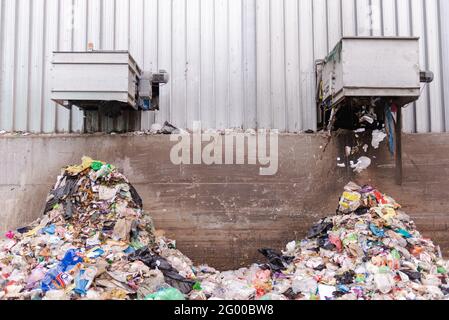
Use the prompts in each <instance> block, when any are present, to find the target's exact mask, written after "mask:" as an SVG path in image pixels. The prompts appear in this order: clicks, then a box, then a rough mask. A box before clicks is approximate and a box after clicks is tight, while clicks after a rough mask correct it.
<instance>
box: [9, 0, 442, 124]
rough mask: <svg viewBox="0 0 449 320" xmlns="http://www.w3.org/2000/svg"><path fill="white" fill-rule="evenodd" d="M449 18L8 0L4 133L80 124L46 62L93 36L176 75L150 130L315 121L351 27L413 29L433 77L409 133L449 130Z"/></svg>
mask: <svg viewBox="0 0 449 320" xmlns="http://www.w3.org/2000/svg"><path fill="white" fill-rule="evenodd" d="M448 16H449V3H448V1H447V0H0V66H1V72H0V130H7V131H31V132H46V133H52V132H69V131H73V132H76V131H80V130H81V129H82V126H83V117H82V113H81V112H79V111H78V110H77V109H76V108H75V109H74V110H72V111H68V110H66V109H64V108H61V107H56V106H55V104H54V103H52V102H51V101H50V99H49V96H50V92H49V67H50V58H51V52H52V51H54V50H85V49H86V47H87V44H88V43H89V42H93V43H94V44H95V48H96V49H107V50H114V49H117V50H119V49H128V50H130V51H131V53H132V55H133V56H134V57H135V59H136V60H137V61H138V63H139V64H140V65H141V66H143V68H144V69H147V70H150V69H151V70H158V69H165V70H167V71H168V72H170V75H171V81H170V83H169V84H168V85H166V86H164V87H163V89H162V91H161V111H159V112H157V113H153V112H150V113H144V114H143V117H142V125H143V128H144V129H145V128H149V127H150V126H151V124H152V123H154V122H163V121H165V120H168V121H170V122H172V123H173V124H175V125H177V126H180V127H184V128H191V127H192V124H193V121H197V120H201V121H202V123H203V127H204V128H238V127H243V128H256V127H260V128H277V129H280V130H281V131H290V132H298V131H303V130H307V129H315V128H316V122H317V115H316V110H315V103H314V96H315V93H314V92H315V83H314V61H315V59H318V58H323V57H324V56H325V55H326V54H327V53H328V52H329V51H330V50H331V49H332V48H333V46H334V45H335V44H336V42H337V41H338V39H340V38H341V36H342V35H345V36H353V35H367V36H369V35H385V36H394V35H401V36H411V35H415V36H420V37H421V40H420V41H421V64H422V68H423V69H430V70H432V71H433V72H434V73H435V81H434V82H433V83H432V84H431V85H430V86H426V87H423V90H422V91H423V92H422V98H421V99H420V100H419V101H418V102H417V103H414V104H412V105H410V106H409V107H408V108H407V111H406V112H405V115H404V118H405V120H404V121H405V123H404V126H405V130H406V131H408V132H443V131H447V130H449V20H448V19H447V17H448ZM398 54H400V53H398ZM123 122H124V119H118V120H115V121H113V120H112V119H111V120H108V123H107V124H105V125H106V126H107V127H109V128H112V127H115V128H117V129H120V128H121V127H123V125H124V124H123Z"/></svg>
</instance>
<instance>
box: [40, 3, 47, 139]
mask: <svg viewBox="0 0 449 320" xmlns="http://www.w3.org/2000/svg"><path fill="white" fill-rule="evenodd" d="M47 1H48V0H44V9H43V17H42V19H43V25H42V32H43V37H42V39H43V41H42V61H41V62H42V80H41V81H42V83H41V106H40V110H41V123H40V131H41V132H42V131H44V127H45V122H46V121H45V119H46V112H45V104H46V103H47V101H45V83H46V77H47V68H46V65H45V56H46V54H47V52H46V48H47V5H48V4H47Z"/></svg>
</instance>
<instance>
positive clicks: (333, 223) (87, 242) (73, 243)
mask: <svg viewBox="0 0 449 320" xmlns="http://www.w3.org/2000/svg"><path fill="white" fill-rule="evenodd" d="M260 253H261V254H263V255H264V256H265V257H266V258H267V260H268V263H266V264H262V265H260V264H254V265H252V266H251V267H249V268H242V269H239V270H235V271H226V272H219V271H217V270H215V269H213V268H211V267H208V266H206V265H202V266H194V265H193V263H192V261H191V260H190V259H189V258H187V257H186V256H184V255H183V254H182V253H181V252H180V251H179V250H177V249H176V242H175V241H173V240H170V239H167V238H165V237H162V236H156V235H155V230H154V227H153V222H152V219H151V217H150V216H149V214H148V213H146V212H145V211H144V210H143V208H142V200H141V198H140V196H139V195H138V193H137V191H136V189H135V188H134V187H133V186H132V185H131V184H130V183H129V181H128V180H127V178H126V177H125V176H124V175H122V174H121V173H119V171H118V170H117V169H116V168H115V167H114V166H112V165H110V164H106V163H103V162H101V161H94V160H92V159H90V158H88V157H84V158H83V161H82V164H81V165H78V166H70V167H66V168H64V169H63V170H62V174H61V175H60V176H59V177H58V179H57V182H56V185H55V186H54V188H53V190H52V191H51V193H50V195H49V196H48V199H47V205H46V208H45V212H44V215H43V217H42V218H41V219H39V220H38V221H36V222H35V223H33V224H31V225H30V226H28V227H24V228H20V229H17V230H15V231H9V232H8V233H7V234H6V236H5V238H4V239H1V240H0V299H22V300H23V299H33V300H53V299H57V300H79V299H90V300H101V299H108V300H111V299H112V300H114V299H116V300H124V299H126V300H132V299H139V300H184V299H191V300H207V299H211V300H212V299H214V300H221V299H225V300H251V299H258V300H287V299H290V300H335V299H344V300H356V299H360V300H384V299H389V300H390V299H391V300H420V299H426V300H430V299H432V300H434V299H448V298H449V285H448V284H447V280H448V272H447V270H448V267H449V264H448V262H447V261H445V260H443V258H442V256H441V253H440V250H439V248H438V247H437V246H435V245H434V244H433V242H432V241H431V240H430V239H426V238H424V237H423V236H422V235H421V234H420V233H419V231H418V230H417V229H416V226H415V224H414V222H413V221H412V220H411V219H410V217H409V216H407V215H406V214H405V213H404V212H402V211H401V206H400V205H399V204H398V203H397V202H396V201H395V200H394V199H392V198H391V197H389V196H387V195H385V194H382V193H381V192H379V191H378V190H376V189H375V188H373V187H371V186H358V185H356V184H354V183H350V184H348V185H347V186H346V187H345V190H344V193H343V194H342V196H341V198H340V202H339V204H338V210H337V214H336V215H334V216H331V217H328V218H325V219H322V220H320V221H319V222H318V223H317V224H316V225H314V226H313V227H312V228H311V230H310V232H309V234H308V236H307V238H306V239H304V240H302V241H292V242H290V243H288V244H287V246H286V249H285V251H283V252H276V251H275V250H272V249H261V250H260Z"/></svg>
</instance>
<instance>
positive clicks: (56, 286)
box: [0, 157, 195, 300]
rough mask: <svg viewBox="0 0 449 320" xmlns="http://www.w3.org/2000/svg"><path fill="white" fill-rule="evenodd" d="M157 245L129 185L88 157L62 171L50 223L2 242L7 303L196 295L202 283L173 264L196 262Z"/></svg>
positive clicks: (1, 289)
mask: <svg viewBox="0 0 449 320" xmlns="http://www.w3.org/2000/svg"><path fill="white" fill-rule="evenodd" d="M158 241H159V243H160V245H159V246H157V245H156V237H155V234H154V227H153V222H152V219H151V217H150V216H149V215H148V213H146V212H145V211H143V210H142V199H141V198H140V196H139V195H138V193H137V191H136V189H135V188H134V187H133V186H132V185H131V184H130V183H129V181H128V180H127V179H126V177H125V176H124V175H122V174H121V173H120V172H119V171H118V170H117V169H116V168H115V167H114V166H112V165H110V164H106V163H103V162H100V161H94V160H92V159H91V158H88V157H84V158H83V159H82V164H81V165H77V166H70V167H66V168H64V169H63V170H62V174H61V175H60V176H59V177H58V179H57V182H56V185H55V186H54V188H53V190H52V191H51V192H50V194H49V196H48V199H47V204H46V207H45V212H44V215H43V217H42V218H40V219H39V220H38V221H36V222H35V223H33V224H31V225H30V226H28V227H24V228H19V229H17V230H16V231H10V232H8V233H7V234H6V239H5V240H2V241H0V299H35V300H40V299H44V300H45V299H52V300H53V299H58V300H66V299H67V300H69V299H72V300H73V299H83V298H87V299H95V300H97V299H107V300H110V299H138V298H144V297H146V296H147V295H149V294H151V293H154V292H155V291H156V288H157V289H161V288H162V287H163V285H164V286H165V288H174V289H176V290H177V291H179V292H181V293H188V292H190V291H191V290H192V288H193V286H194V284H195V282H194V281H192V280H189V279H186V278H185V277H184V276H182V275H181V274H180V272H179V271H178V270H176V269H174V268H173V266H172V264H170V262H169V261H171V262H172V263H174V264H178V265H179V266H181V267H182V268H184V269H186V268H185V266H186V265H191V264H192V263H191V261H190V260H188V259H187V258H185V257H184V256H183V255H181V254H180V253H178V251H177V250H175V249H174V244H173V243H172V242H170V241H167V242H164V239H162V238H159V239H158ZM159 247H160V248H159ZM164 256H165V257H168V259H165V258H164ZM178 257H179V258H178ZM187 269H189V270H188V271H187V272H185V273H184V275H185V276H187V277H189V276H192V272H191V271H190V268H187ZM181 271H182V270H181ZM181 296H182V294H181Z"/></svg>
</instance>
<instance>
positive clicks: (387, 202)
mask: <svg viewBox="0 0 449 320" xmlns="http://www.w3.org/2000/svg"><path fill="white" fill-rule="evenodd" d="M260 251H261V253H262V254H263V255H265V256H266V257H267V258H268V260H269V263H268V264H266V265H262V266H259V265H253V266H252V267H251V268H249V269H241V270H238V271H236V272H228V273H226V272H225V273H221V274H219V275H214V276H211V277H206V280H205V281H203V282H202V286H203V288H207V289H205V290H204V291H205V293H206V295H210V296H213V297H218V298H222V299H229V298H233V297H237V298H240V299H254V298H255V299H269V300H287V299H294V300H436V299H448V298H449V285H448V283H447V281H448V270H449V269H448V267H449V263H448V262H447V261H444V260H443V259H442V256H441V252H440V250H439V247H437V246H435V245H434V244H433V243H432V241H431V240H430V239H426V238H424V237H423V236H422V235H421V234H420V233H419V232H418V230H417V229H416V226H415V224H414V222H413V221H412V220H411V219H410V217H409V216H408V215H406V214H405V213H404V212H402V211H401V206H400V205H399V204H398V203H397V202H396V201H395V200H394V199H392V198H391V197H389V196H387V195H384V194H382V193H380V192H379V191H378V190H376V189H375V188H373V187H370V186H364V187H360V186H358V185H356V184H354V183H350V184H348V185H347V186H346V187H345V191H344V193H343V195H342V196H341V199H340V201H339V205H338V210H337V214H336V215H334V216H332V217H328V218H324V219H322V220H320V221H319V222H318V223H317V224H316V225H314V226H313V227H312V228H311V230H310V232H309V234H308V236H307V238H306V239H304V240H302V241H299V242H296V241H293V242H291V243H289V244H288V245H287V247H286V250H285V251H284V252H283V253H277V252H276V251H274V250H270V249H263V250H260Z"/></svg>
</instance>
